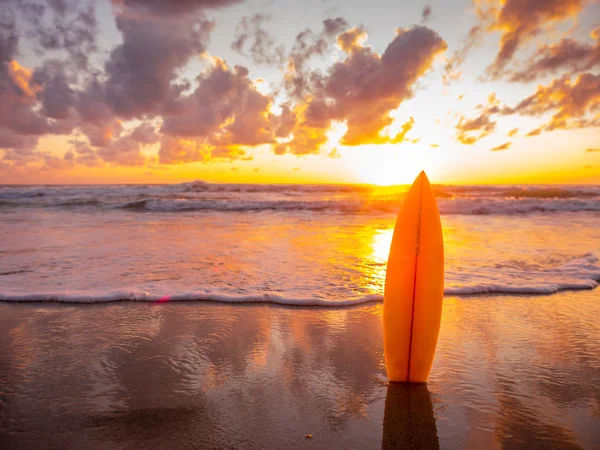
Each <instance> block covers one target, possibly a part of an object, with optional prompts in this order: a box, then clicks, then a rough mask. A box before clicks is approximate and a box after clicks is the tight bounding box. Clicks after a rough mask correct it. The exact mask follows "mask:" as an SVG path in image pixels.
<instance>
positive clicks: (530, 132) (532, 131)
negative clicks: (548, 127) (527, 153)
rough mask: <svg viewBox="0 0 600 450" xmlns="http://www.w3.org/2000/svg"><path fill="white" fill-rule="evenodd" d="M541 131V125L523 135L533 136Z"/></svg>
mask: <svg viewBox="0 0 600 450" xmlns="http://www.w3.org/2000/svg"><path fill="white" fill-rule="evenodd" d="M542 131H543V127H539V128H534V129H533V130H531V131H529V132H528V133H527V134H526V135H525V137H533V136H539V135H540V134H542Z"/></svg>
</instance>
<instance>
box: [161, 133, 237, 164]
mask: <svg viewBox="0 0 600 450" xmlns="http://www.w3.org/2000/svg"><path fill="white" fill-rule="evenodd" d="M245 155H246V153H245V151H244V150H243V149H240V148H236V147H211V146H209V145H206V144H205V143H204V142H203V141H202V140H198V139H186V138H178V137H172V136H163V138H162V139H161V145H160V151H159V162H160V163H161V164H185V163H191V162H198V161H200V162H208V161H214V160H236V159H240V158H243V157H244V156H245Z"/></svg>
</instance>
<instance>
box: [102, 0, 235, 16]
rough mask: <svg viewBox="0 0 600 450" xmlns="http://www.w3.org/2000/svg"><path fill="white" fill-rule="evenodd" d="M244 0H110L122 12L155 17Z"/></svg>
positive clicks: (221, 6) (225, 5) (191, 11)
mask: <svg viewBox="0 0 600 450" xmlns="http://www.w3.org/2000/svg"><path fill="white" fill-rule="evenodd" d="M243 1H244V0H177V1H173V0H112V2H113V4H114V5H115V6H116V7H118V8H119V9H120V10H122V11H123V12H129V13H137V14H144V15H151V16H156V17H164V16H166V17H173V16H179V17H181V16H187V15H189V14H193V13H197V12H198V11H203V10H207V9H218V8H225V7H228V6H232V5H235V4H238V3H242V2H243Z"/></svg>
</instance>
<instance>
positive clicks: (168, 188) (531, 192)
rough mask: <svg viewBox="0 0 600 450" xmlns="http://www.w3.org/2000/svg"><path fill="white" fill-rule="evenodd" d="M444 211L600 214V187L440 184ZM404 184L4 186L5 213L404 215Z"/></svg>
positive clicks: (0, 203) (0, 199) (0, 202)
mask: <svg viewBox="0 0 600 450" xmlns="http://www.w3.org/2000/svg"><path fill="white" fill-rule="evenodd" d="M434 190H435V195H436V197H437V198H438V206H439V210H440V213H441V214H463V215H519V214H530V213H551V212H579V211H583V212H585V211H588V212H600V188H598V187H594V186H590V187H577V186H575V187H568V188H567V187H549V186H535V187H532V186H470V187H466V186H441V185H440V186H435V187H434ZM405 194H406V189H405V188H404V187H381V188H376V187H374V186H364V185H363V186H354V185H246V184H210V183H205V182H198V181H196V182H193V183H184V184H176V185H135V186H131V185H129V186H99V187H97V186H59V187H48V188H47V191H45V192H40V188H39V187H37V188H35V189H33V188H30V187H28V188H16V187H10V188H7V187H0V208H1V209H2V211H3V212H4V211H7V210H10V209H11V208H63V209H69V210H71V209H77V208H80V209H82V210H85V209H92V210H93V209H116V210H118V209H121V210H127V211H138V212H148V211H151V212H191V211H199V212H202V211H223V212H236V211H239V212H244V211H288V212H293V211H313V212H322V213H327V212H332V213H336V212H341V213H397V212H398V210H399V208H400V206H401V205H402V201H403V198H404V195H405Z"/></svg>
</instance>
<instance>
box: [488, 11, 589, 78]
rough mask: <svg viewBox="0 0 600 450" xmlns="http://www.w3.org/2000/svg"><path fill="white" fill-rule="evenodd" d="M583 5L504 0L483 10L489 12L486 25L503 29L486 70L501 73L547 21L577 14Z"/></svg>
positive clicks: (493, 73) (489, 72)
mask: <svg viewBox="0 0 600 450" xmlns="http://www.w3.org/2000/svg"><path fill="white" fill-rule="evenodd" d="M583 5H584V0H529V1H522V0H503V2H502V4H501V6H500V7H492V8H490V9H489V10H488V11H486V12H485V13H482V14H483V15H485V16H488V17H486V19H487V20H489V21H490V25H489V29H491V30H498V31H501V32H502V37H501V39H500V50H499V52H498V54H497V55H496V58H495V60H494V62H493V63H492V64H491V65H490V66H489V67H488V68H487V73H488V74H489V75H491V76H492V77H493V78H497V77H499V76H501V75H503V72H504V69H505V68H506V66H507V64H508V63H509V62H510V61H511V60H512V59H513V56H514V55H515V53H516V51H517V50H518V49H519V47H521V46H522V45H523V44H525V43H526V42H528V41H529V40H530V39H531V38H532V37H534V36H536V35H537V34H538V33H540V31H542V29H543V28H544V27H545V26H547V25H548V24H552V23H556V22H559V21H563V20H565V19H568V18H570V17H573V16H576V15H577V14H578V13H579V12H580V11H581V9H582V8H583ZM490 16H491V17H490Z"/></svg>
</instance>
